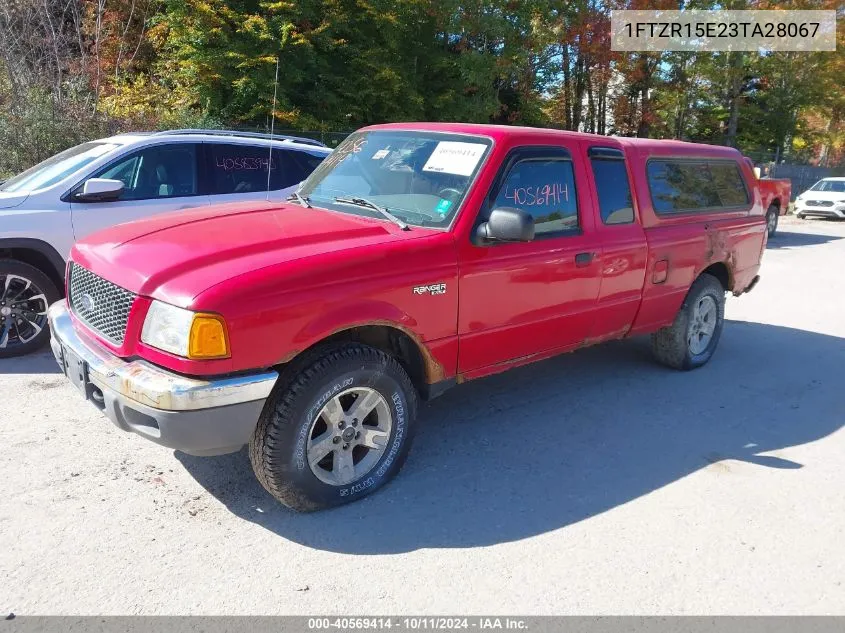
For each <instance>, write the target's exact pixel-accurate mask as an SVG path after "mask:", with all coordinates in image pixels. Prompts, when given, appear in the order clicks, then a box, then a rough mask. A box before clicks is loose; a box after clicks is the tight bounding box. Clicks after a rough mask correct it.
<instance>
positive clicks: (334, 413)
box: [306, 387, 393, 486]
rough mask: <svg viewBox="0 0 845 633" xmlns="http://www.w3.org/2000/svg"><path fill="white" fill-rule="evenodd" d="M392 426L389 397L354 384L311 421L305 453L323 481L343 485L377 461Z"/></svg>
mask: <svg viewBox="0 0 845 633" xmlns="http://www.w3.org/2000/svg"><path fill="white" fill-rule="evenodd" d="M392 430H393V415H392V413H391V410H390V407H389V406H388V404H387V400H385V399H384V397H383V396H382V395H381V394H380V393H379V392H378V391H376V390H375V389H370V388H369V387H353V388H351V389H346V390H345V391H342V392H340V393H339V394H337V395H336V396H334V397H333V398H332V399H331V400H329V401H328V402H327V403H326V404H325V405H324V406H323V408H322V409H320V413H318V414H317V417H316V418H315V419H314V421H313V422H312V423H311V430H310V432H309V434H308V445H307V448H306V454H307V456H308V464H309V465H310V467H311V472H313V473H314V475H315V476H316V477H317V479H319V480H320V481H322V482H323V483H326V484H329V485H332V486H343V485H346V484H349V483H352V482H353V481H356V480H358V479H361V478H362V477H364V476H365V475H366V474H367V473H369V472H370V471H371V470H372V469H373V467H374V466H375V465H376V464H377V463H378V461H379V460H380V459H381V457H382V455H383V454H384V451H385V449H386V448H387V442H388V440H389V439H390V432H391V431H392Z"/></svg>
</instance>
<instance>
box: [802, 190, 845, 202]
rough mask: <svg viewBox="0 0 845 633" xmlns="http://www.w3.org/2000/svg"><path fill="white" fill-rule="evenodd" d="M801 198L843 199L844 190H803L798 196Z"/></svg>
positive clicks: (844, 196)
mask: <svg viewBox="0 0 845 633" xmlns="http://www.w3.org/2000/svg"><path fill="white" fill-rule="evenodd" d="M798 197H799V198H801V200H833V201H834V202H838V201H839V200H845V192H843V191H809V190H807V191H805V192H804V193H802V194H801V195H800V196H798Z"/></svg>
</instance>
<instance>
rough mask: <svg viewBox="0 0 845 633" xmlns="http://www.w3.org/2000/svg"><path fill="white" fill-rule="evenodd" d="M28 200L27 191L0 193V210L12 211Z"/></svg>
mask: <svg viewBox="0 0 845 633" xmlns="http://www.w3.org/2000/svg"><path fill="white" fill-rule="evenodd" d="M27 198H29V192H28V191H0V209H13V208H14V207H17V206H19V205H21V204H23V201H24V200H26V199H27Z"/></svg>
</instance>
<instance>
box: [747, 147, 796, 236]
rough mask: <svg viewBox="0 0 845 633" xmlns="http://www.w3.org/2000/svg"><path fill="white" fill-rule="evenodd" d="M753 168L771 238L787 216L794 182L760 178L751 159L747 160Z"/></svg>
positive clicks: (786, 179)
mask: <svg viewBox="0 0 845 633" xmlns="http://www.w3.org/2000/svg"><path fill="white" fill-rule="evenodd" d="M745 160H746V162H748V164H749V165H750V166H751V169H752V173H753V174H754V177H755V178H756V180H757V187H758V188H759V189H760V201H761V203H762V205H763V208H764V209H765V210H766V229H767V231H768V233H769V237H772V235H774V234H775V233H776V232H777V230H778V220H779V219H780V216H782V215H786V212H787V211H788V210H789V201H790V200H791V199H792V181H791V180H790V179H789V178H780V179H778V178H760V177H758V176H757V171H756V170H755V168H754V163H753V162H752V160H751V159H750V158H746V159H745Z"/></svg>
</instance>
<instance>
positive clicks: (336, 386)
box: [249, 344, 417, 511]
mask: <svg viewBox="0 0 845 633" xmlns="http://www.w3.org/2000/svg"><path fill="white" fill-rule="evenodd" d="M280 380H283V379H281V378H280ZM284 380H285V382H283V383H281V384H280V385H278V386H277V388H276V389H275V390H274V392H273V394H272V395H271V397H270V399H269V400H268V402H267V405H266V406H265V407H264V412H263V413H262V415H261V419H260V420H259V422H258V425H257V426H256V428H255V431H254V433H253V436H252V439H251V440H250V444H249V457H250V461H251V462H252V468H253V470H254V471H255V475H256V477H257V478H258V481H259V482H261V485H262V486H264V488H266V489H267V491H268V492H269V493H270V494H271V495H273V496H274V497H275V498H276V499H278V500H279V501H280V502H281V503H283V504H284V505H286V506H288V507H289V508H293V509H294V510H299V511H312V510H320V509H324V508H330V507H333V506H338V505H342V504H344V503H348V502H350V501H356V500H358V499H361V498H363V497H365V496H367V495H369V494H370V493H372V492H374V491H376V490H378V489H379V488H380V487H381V486H383V485H384V484H386V483H387V482H388V481H390V479H392V478H393V477H394V476H395V475H396V473H398V472H399V469H400V468H401V467H402V464H403V463H404V461H405V458H406V457H407V455H408V451H409V450H410V447H411V440H412V437H413V431H414V418H415V416H416V411H417V393H416V390H415V389H414V386H413V384H412V383H411V379H410V378H409V377H408V374H407V373H406V372H405V370H404V369H403V368H402V366H401V365H400V364H399V362H398V361H397V360H396V359H395V358H394V357H392V356H389V355H388V354H385V353H384V352H382V351H381V350H378V349H375V348H373V347H369V346H367V345H361V344H350V345H346V346H344V347H340V348H333V349H328V350H326V351H325V352H324V353H322V354H321V355H320V356H318V357H317V358H316V359H313V360H311V361H308V362H307V364H306V365H305V366H304V367H302V368H301V371H296V372H295V373H294V374H293V375H291V376H289V377H288V378H286V379H284Z"/></svg>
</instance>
